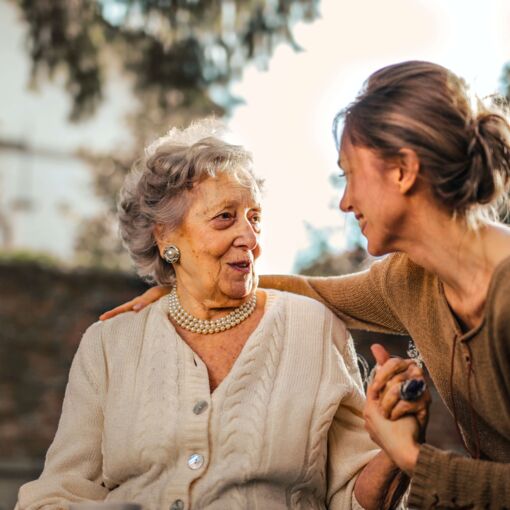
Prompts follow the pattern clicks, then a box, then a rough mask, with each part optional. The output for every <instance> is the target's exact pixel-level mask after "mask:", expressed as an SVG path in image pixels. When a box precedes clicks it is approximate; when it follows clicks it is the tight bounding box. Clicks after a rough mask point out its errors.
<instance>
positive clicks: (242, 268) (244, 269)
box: [228, 260, 251, 273]
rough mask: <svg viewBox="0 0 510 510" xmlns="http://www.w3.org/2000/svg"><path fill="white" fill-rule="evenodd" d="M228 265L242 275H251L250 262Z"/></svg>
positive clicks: (230, 263)
mask: <svg viewBox="0 0 510 510" xmlns="http://www.w3.org/2000/svg"><path fill="white" fill-rule="evenodd" d="M228 265H229V266H230V267H231V268H232V269H234V270H236V271H239V272H240V273H249V272H250V271H251V262H250V261H249V260H244V261H238V262H229V263H228Z"/></svg>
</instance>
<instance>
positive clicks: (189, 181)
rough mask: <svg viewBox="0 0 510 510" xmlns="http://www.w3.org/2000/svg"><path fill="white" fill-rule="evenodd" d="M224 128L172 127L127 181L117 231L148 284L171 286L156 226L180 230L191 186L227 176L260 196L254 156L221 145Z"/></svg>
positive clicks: (205, 124) (207, 124) (206, 123)
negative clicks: (159, 246)
mask: <svg viewBox="0 0 510 510" xmlns="http://www.w3.org/2000/svg"><path fill="white" fill-rule="evenodd" d="M226 135H227V130H226V129H225V127H224V125H223V124H221V123H220V122H219V121H217V120H216V119H213V118H206V119H203V120H200V121H196V122H193V123H192V124H190V126H189V127H187V128H185V129H178V128H172V129H170V131H168V133H167V134H166V135H164V136H162V137H160V138H158V139H157V140H155V141H154V142H153V143H151V144H150V145H149V146H148V147H147V148H146V149H145V155H144V157H143V158H142V159H140V160H139V161H137V162H136V163H135V164H134V165H133V168H132V170H131V172H130V173H129V175H128V176H127V177H126V179H125V181H124V184H123V186H122V189H121V192H120V198H119V201H118V214H119V228H120V235H121V238H122V241H123V243H124V246H125V247H126V248H127V250H128V251H129V254H130V255H131V258H132V260H133V262H134V264H135V267H136V269H137V272H138V274H139V275H140V276H141V277H142V278H144V279H145V280H147V281H149V282H151V283H158V284H172V283H173V282H174V281H175V272H174V269H173V267H172V265H171V264H168V263H167V262H165V261H164V260H163V259H162V258H161V256H160V253H159V250H158V246H157V244H156V239H155V237H154V229H155V227H156V225H165V227H166V228H169V229H175V228H178V227H179V225H180V224H181V223H182V220H183V219H184V215H185V213H186V211H187V210H188V208H189V205H190V200H191V199H192V195H191V193H190V191H191V190H192V188H193V187H194V186H195V185H196V184H197V183H199V182H201V181H202V180H204V179H206V178H209V177H215V176H216V175H218V174H219V173H224V172H227V173H228V174H231V175H233V176H235V177H236V179H237V180H238V181H239V182H240V183H241V184H243V185H245V186H247V187H249V188H250V189H252V190H253V191H254V192H255V193H258V192H259V191H260V188H261V181H260V180H259V179H257V178H256V177H255V175H254V174H253V170H252V156H251V153H250V152H249V151H247V150H246V149H244V148H243V147H242V146H239V145H233V144H230V143H228V142H226V141H225V138H226Z"/></svg>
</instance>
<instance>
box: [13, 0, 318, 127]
mask: <svg viewBox="0 0 510 510" xmlns="http://www.w3.org/2000/svg"><path fill="white" fill-rule="evenodd" d="M12 1H15V2H16V3H17V4H18V6H19V7H20V9H21V11H22V14H23V18H24V20H25V21H26V23H27V24H28V27H29V32H28V48H29V52H30V57H31V60H32V64H33V66H32V79H33V82H34V83H36V82H37V80H38V79H39V78H41V77H42V76H45V77H52V76H54V75H55V73H57V72H59V71H63V72H64V73H65V79H66V89H67V91H68V93H69V94H70V96H71V98H72V103H73V106H72V111H71V118H72V119H73V120H79V119H80V118H83V117H86V116H90V115H92V114H93V113H94V112H95V111H96V108H97V106H98V105H99V104H100V102H101V101H102V99H103V98H104V83H105V77H106V76H107V75H108V67H109V66H110V65H111V63H112V59H116V60H117V61H118V62H120V63H121V67H122V68H123V69H124V71H126V72H127V73H128V74H129V76H130V77H131V79H132V80H133V85H134V89H135V91H136V93H137V95H138V97H142V99H144V100H145V101H148V102H149V103H151V104H153V105H157V107H159V108H160V109H162V110H165V109H172V110H176V109H177V110H188V109H190V110H192V111H194V110H198V111H200V112H202V113H201V114H202V115H203V112H204V111H205V112H207V113H210V111H211V110H214V111H217V112H222V111H224V110H225V108H226V109H228V108H229V106H231V104H232V99H233V98H232V97H231V96H230V95H229V93H228V86H229V84H230V83H231V81H232V79H233V78H237V77H239V76H240V75H241V73H242V70H243V69H244V67H245V66H246V64H247V63H249V62H255V63H257V64H258V65H261V66H264V65H265V64H267V61H268V59H269V57H270V55H271V53H272V52H273V50H274V48H275V46H276V45H277V44H279V43H281V42H286V43H289V44H291V45H292V46H293V47H294V48H295V49H299V46H298V45H297V43H296V41H295V40H294V38H293V35H292V31H291V28H292V25H293V24H294V23H295V22H297V21H301V20H304V21H312V20H314V19H315V18H316V17H317V16H318V3H319V0H72V1H69V0H36V1H33V0H12ZM212 87H215V88H216V90H215V92H216V94H215V99H211V95H210V92H211V88H212ZM195 116H196V115H195Z"/></svg>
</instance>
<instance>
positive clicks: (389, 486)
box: [354, 452, 409, 510]
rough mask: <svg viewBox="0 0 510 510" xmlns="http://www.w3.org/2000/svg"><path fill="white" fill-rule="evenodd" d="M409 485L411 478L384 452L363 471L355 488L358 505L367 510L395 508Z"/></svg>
mask: <svg viewBox="0 0 510 510" xmlns="http://www.w3.org/2000/svg"><path fill="white" fill-rule="evenodd" d="M408 485H409V478H408V477H407V476H406V475H405V474H404V473H403V472H402V471H400V469H399V468H398V466H397V465H396V464H394V463H393V462H392V461H391V459H390V458H389V457H388V456H387V455H386V453H384V452H380V453H378V454H377V455H376V456H375V457H374V458H373V459H372V460H371V461H370V462H369V463H368V464H367V465H366V466H365V467H364V469H363V471H361V473H360V474H359V476H358V479H357V480H356V484H355V486H354V495H355V496H356V499H357V501H358V503H359V504H360V505H361V506H362V507H363V508H365V509H366V510H372V509H374V510H381V509H390V508H395V507H396V505H397V503H398V501H400V498H401V497H402V495H403V494H404V492H405V490H406V489H407V486H408Z"/></svg>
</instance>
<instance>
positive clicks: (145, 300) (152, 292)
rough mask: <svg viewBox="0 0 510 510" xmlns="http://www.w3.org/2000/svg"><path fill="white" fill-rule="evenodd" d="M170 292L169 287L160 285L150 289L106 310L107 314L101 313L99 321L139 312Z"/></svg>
mask: <svg viewBox="0 0 510 510" xmlns="http://www.w3.org/2000/svg"><path fill="white" fill-rule="evenodd" d="M171 290H172V288H171V287H165V286H162V285H158V286H156V287H151V288H150V289H149V290H146V291H145V292H144V293H143V294H142V295H141V296H137V297H135V298H134V299H132V300H131V301H128V302H127V303H123V304H122V305H119V306H116V307H115V308H114V309H113V310H108V311H107V312H105V313H103V314H102V315H101V316H100V317H99V319H100V320H102V321H105V320H106V319H111V318H112V317H115V316H116V315H119V314H121V313H124V312H131V311H133V312H139V311H140V310H141V309H142V308H145V307H146V306H147V305H150V304H151V303H153V302H154V301H157V300H158V299H159V298H160V297H163V296H164V295H165V294H168V293H169V292H170V291H171Z"/></svg>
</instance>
